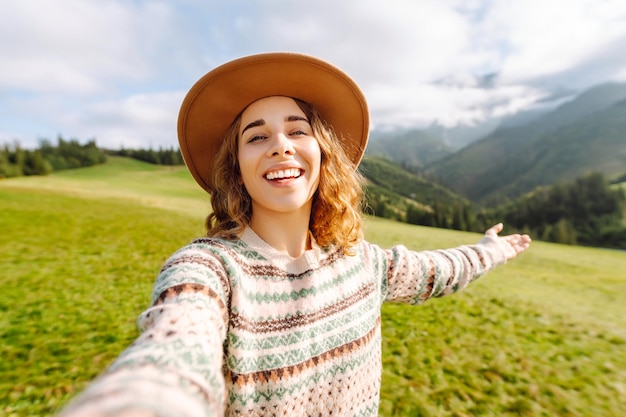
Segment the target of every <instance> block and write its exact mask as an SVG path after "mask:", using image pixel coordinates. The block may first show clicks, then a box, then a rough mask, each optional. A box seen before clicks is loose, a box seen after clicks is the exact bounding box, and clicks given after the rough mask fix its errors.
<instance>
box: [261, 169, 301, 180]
mask: <svg viewBox="0 0 626 417" xmlns="http://www.w3.org/2000/svg"><path fill="white" fill-rule="evenodd" d="M299 176H300V170H299V169H297V168H291V169H284V170H283V169H281V170H278V171H272V172H268V173H267V174H266V175H265V178H267V179H268V180H276V179H284V178H298V177H299Z"/></svg>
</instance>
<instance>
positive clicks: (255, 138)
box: [248, 134, 267, 143]
mask: <svg viewBox="0 0 626 417" xmlns="http://www.w3.org/2000/svg"><path fill="white" fill-rule="evenodd" d="M264 139H267V136H265V135H260V134H259V135H252V136H250V137H249V138H248V143H254V142H258V141H260V140H264Z"/></svg>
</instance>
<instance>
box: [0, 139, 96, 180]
mask: <svg viewBox="0 0 626 417" xmlns="http://www.w3.org/2000/svg"><path fill="white" fill-rule="evenodd" d="M105 161H106V154H105V153H104V151H102V150H100V149H98V146H97V145H96V141H95V140H89V141H87V143H85V144H84V145H81V144H80V143H79V142H78V140H76V139H70V140H66V139H64V138H63V137H61V136H59V137H58V139H57V145H56V146H53V145H52V143H51V142H50V141H49V140H46V139H43V140H41V141H40V142H39V148H37V149H24V148H22V147H21V146H20V144H19V143H18V142H15V143H13V144H5V145H4V146H3V147H2V149H0V178H9V177H20V176H25V175H48V174H50V173H51V172H53V171H60V170H64V169H72V168H81V167H88V166H92V165H96V164H102V163H104V162H105Z"/></svg>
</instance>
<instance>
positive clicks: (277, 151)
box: [268, 133, 296, 157]
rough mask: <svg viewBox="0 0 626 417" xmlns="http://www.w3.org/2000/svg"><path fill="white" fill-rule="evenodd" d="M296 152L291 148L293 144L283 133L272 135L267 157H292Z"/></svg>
mask: <svg viewBox="0 0 626 417" xmlns="http://www.w3.org/2000/svg"><path fill="white" fill-rule="evenodd" d="M295 153H296V150H295V149H294V147H293V143H291V140H289V138H288V137H287V136H285V135H284V134H283V133H278V134H275V135H273V138H272V140H271V142H270V147H269V148H268V156H270V157H273V156H280V155H294V154H295Z"/></svg>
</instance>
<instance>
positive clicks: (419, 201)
mask: <svg viewBox="0 0 626 417" xmlns="http://www.w3.org/2000/svg"><path fill="white" fill-rule="evenodd" d="M359 170H360V171H361V173H363V175H365V176H366V177H367V180H368V187H367V194H368V201H369V203H370V205H371V209H372V211H373V212H374V213H375V214H376V215H377V216H381V217H387V218H395V219H401V220H404V219H406V211H407V208H408V207H409V205H414V206H419V207H425V208H428V207H430V208H432V207H433V206H434V205H435V203H439V204H442V205H445V206H455V205H457V204H462V203H463V202H466V201H467V200H466V199H465V198H463V197H461V196H460V195H458V194H456V193H454V192H453V191H451V190H449V189H447V188H445V187H443V186H441V185H439V184H436V183H434V182H432V181H428V180H426V179H424V178H422V177H420V176H418V175H415V174H413V173H411V172H409V171H407V170H405V169H403V168H402V167H400V166H399V165H398V164H396V163H394V162H391V161H389V160H386V159H383V158H380V157H375V156H366V157H365V158H364V159H363V161H362V162H361V165H360V166H359ZM389 210H393V211H394V212H395V214H396V215H395V216H390V215H386V213H384V211H389ZM387 214H388V213H387Z"/></svg>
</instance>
